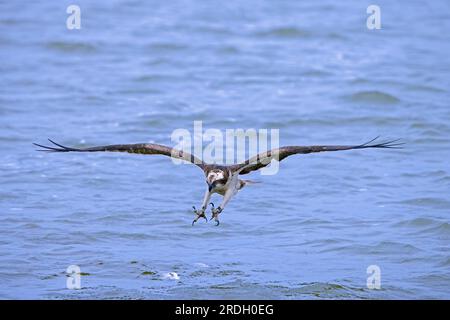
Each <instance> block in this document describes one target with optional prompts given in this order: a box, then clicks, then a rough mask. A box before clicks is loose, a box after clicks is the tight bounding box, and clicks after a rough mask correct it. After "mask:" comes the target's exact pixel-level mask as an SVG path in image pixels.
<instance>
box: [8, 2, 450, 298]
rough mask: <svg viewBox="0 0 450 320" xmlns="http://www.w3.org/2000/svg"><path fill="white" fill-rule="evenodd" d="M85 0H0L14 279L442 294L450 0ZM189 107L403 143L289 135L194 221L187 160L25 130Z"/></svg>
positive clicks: (123, 290)
mask: <svg viewBox="0 0 450 320" xmlns="http://www.w3.org/2000/svg"><path fill="white" fill-rule="evenodd" d="M73 3H74V2H72V1H41V2H38V1H34V2H29V1H8V2H5V1H2V2H1V3H0V74H1V76H0V145H1V153H0V298H3V299H5V298H16V299H27V298H38V299H48V298H49V299H63V298H69V299H72V298H73V299H79V298H88V299H137V298H155V299H172V298H183V299H184V298H185V299H211V298H218V299H221V298H231V299H233V298H261V299H269V298H274V299H316V298H328V299H340V298H345V299H360V298H362V299H380V298H387V299H400V298H413V299H416V298H433V299H444V298H446V299H449V298H450V250H449V241H450V200H449V190H450V167H449V164H448V159H449V158H450V142H449V135H450V124H449V123H450V121H449V120H450V109H449V101H450V89H449V88H450V55H449V54H448V53H449V52H450V41H449V40H450V38H449V33H450V10H449V9H450V4H449V2H448V1H446V0H440V1H432V2H426V1H378V2H377V4H378V5H379V6H380V8H381V19H382V20H381V21H382V29H381V30H368V29H367V27H366V18H367V16H368V15H367V13H366V8H367V6H368V5H370V4H372V2H371V1H341V2H339V1H320V2H318V1H271V2H260V1H253V0H250V1H226V2H223V1H217V2H215V1H214V2H213V1H209V2H201V3H200V2H198V1H188V0H185V1H170V3H165V2H161V1H144V0H135V1H132V2H128V1H79V0H77V1H76V3H75V4H77V5H79V6H80V8H81V29H80V30H68V29H67V28H66V19H67V17H68V14H67V13H66V8H67V6H68V5H70V4H73ZM195 120H201V121H203V124H204V129H208V128H218V129H221V130H225V129H228V128H230V129H233V128H256V129H258V128H277V129H280V140H281V142H280V143H281V144H282V145H310V144H358V143H362V142H365V141H367V140H369V139H371V138H373V137H375V136H377V135H381V136H382V137H384V138H402V139H403V140H404V141H405V142H406V146H405V148H404V149H402V150H356V151H345V152H335V153H320V154H312V155H302V156H296V157H290V158H289V159H286V160H284V161H283V162H282V163H281V168H280V171H279V173H278V174H277V175H275V176H261V175H259V174H258V173H256V174H252V175H251V178H252V179H255V180H259V181H261V182H262V183H261V184H257V185H254V186H249V187H246V188H245V189H244V190H242V191H241V192H240V193H239V194H238V195H237V196H236V198H234V199H233V200H232V201H231V202H230V204H229V205H228V206H227V207H226V209H225V210H224V212H223V213H222V214H221V225H220V226H219V227H215V226H214V225H213V223H207V224H205V223H204V222H203V221H201V222H199V223H198V224H197V225H195V226H194V227H191V221H192V219H193V214H192V211H191V206H192V205H196V206H199V205H200V203H201V200H202V197H203V192H204V189H205V184H204V177H203V175H202V172H201V171H200V170H198V168H196V167H195V166H175V165H173V164H172V162H171V161H170V160H169V159H167V158H164V157H158V156H143V155H129V154H117V153H110V154H105V153H92V154H76V153H70V154H44V153H39V152H36V151H35V148H34V147H33V146H32V144H31V143H32V142H38V143H45V141H46V138H47V137H49V138H53V139H55V140H56V141H58V142H60V143H64V144H67V145H73V146H77V147H82V146H94V145H102V144H113V143H135V142H155V143H161V144H167V145H173V143H172V142H171V139H170V135H171V133H172V131H173V130H175V129H177V128H185V129H188V130H192V128H193V122H194V121H195ZM213 200H214V202H216V203H218V201H219V198H214V199H213ZM208 215H209V213H208ZM69 265H78V266H79V267H80V268H81V271H82V276H81V289H79V290H69V289H67V288H66V280H67V276H66V269H67V267H68V266H69ZM369 265H377V266H379V268H380V270H381V289H379V290H370V289H368V288H367V286H366V280H367V277H368V275H367V274H366V269H367V267H368V266H369ZM169 272H174V273H176V274H177V275H178V278H179V279H174V278H171V277H168V276H167V274H168V273H169Z"/></svg>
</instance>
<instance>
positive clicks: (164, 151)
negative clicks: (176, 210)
mask: <svg viewBox="0 0 450 320" xmlns="http://www.w3.org/2000/svg"><path fill="white" fill-rule="evenodd" d="M48 141H50V142H51V143H52V144H53V146H51V147H50V146H44V145H41V144H37V143H33V144H34V145H35V146H38V147H40V148H42V149H40V150H38V151H47V152H102V151H106V152H128V153H138V154H160V155H164V156H168V157H172V158H174V159H180V160H184V161H188V162H192V163H193V164H195V165H196V166H198V167H200V168H201V169H204V167H205V166H206V164H205V163H204V162H203V161H202V160H200V159H199V158H197V157H195V156H193V155H192V154H190V153H187V152H184V151H181V150H177V149H174V148H171V147H167V146H163V145H160V144H154V143H136V144H113V145H108V146H98V147H91V148H71V147H66V146H63V145H60V144H58V143H56V142H54V141H52V140H50V139H48Z"/></svg>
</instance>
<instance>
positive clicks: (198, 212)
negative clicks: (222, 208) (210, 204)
mask: <svg viewBox="0 0 450 320" xmlns="http://www.w3.org/2000/svg"><path fill="white" fill-rule="evenodd" d="M192 208H193V209H194V213H195V214H196V215H197V217H196V218H195V219H194V220H193V221H192V225H194V223H196V222H197V221H198V219H200V218H203V219H205V220H206V222H208V218H207V217H206V214H205V211H204V210H197V209H195V206H192Z"/></svg>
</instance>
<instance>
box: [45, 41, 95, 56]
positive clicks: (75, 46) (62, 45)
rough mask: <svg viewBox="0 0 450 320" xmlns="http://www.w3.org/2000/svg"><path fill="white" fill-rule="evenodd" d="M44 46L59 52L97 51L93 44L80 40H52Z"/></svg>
mask: <svg viewBox="0 0 450 320" xmlns="http://www.w3.org/2000/svg"><path fill="white" fill-rule="evenodd" d="M45 47H46V48H48V49H52V50H56V51H60V52H78V53H92V52H95V51H97V48H96V47H95V46H94V45H92V44H89V43H82V42H64V41H52V42H48V43H46V44H45Z"/></svg>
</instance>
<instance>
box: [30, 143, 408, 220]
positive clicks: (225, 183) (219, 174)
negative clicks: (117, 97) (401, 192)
mask: <svg viewBox="0 0 450 320" xmlns="http://www.w3.org/2000/svg"><path fill="white" fill-rule="evenodd" d="M377 138H378V137H376V138H375V139H372V140H370V141H369V142H366V143H364V144H360V145H322V146H320V145H319V146H286V147H281V148H277V149H273V150H269V151H266V152H263V153H260V154H258V155H256V156H254V157H252V158H250V159H247V160H246V161H244V162H243V163H239V164H234V165H218V164H207V163H205V162H203V161H202V160H200V159H199V158H197V157H195V156H194V155H192V154H190V153H187V152H184V151H181V150H177V149H174V148H171V147H168V146H164V145H160V144H154V143H137V144H115V145H107V146H99V147H90V148H71V147H65V146H63V145H60V144H58V143H56V142H54V141H52V140H50V139H48V140H49V141H50V142H51V143H52V144H53V145H54V146H51V147H50V146H44V145H40V144H37V143H34V145H36V146H38V147H40V148H43V149H40V150H38V151H48V152H101V151H109V152H128V153H138V154H158V155H164V156H168V157H172V158H174V159H180V160H184V161H188V162H191V163H193V164H195V165H196V166H198V167H199V168H200V169H202V170H203V172H204V174H205V177H206V184H207V188H206V192H205V196H204V198H203V203H202V205H201V207H200V209H199V210H197V209H196V208H195V206H193V209H194V214H195V219H194V220H193V221H192V225H194V223H195V222H197V221H198V220H199V219H200V218H204V219H205V220H206V221H208V218H207V217H206V215H205V210H206V209H207V205H208V202H209V201H210V199H211V195H212V194H214V193H218V194H220V195H222V196H223V200H222V203H221V204H220V205H219V206H218V207H214V204H213V203H210V205H211V213H212V216H211V220H212V219H214V221H215V222H216V226H218V225H219V214H220V213H221V212H222V211H223V209H224V208H225V206H226V205H227V203H228V202H229V201H230V199H231V198H232V197H233V196H234V195H235V194H236V193H237V192H238V191H239V190H241V189H242V188H243V187H245V186H246V185H248V184H250V183H252V181H250V180H241V179H239V176H241V175H245V174H248V173H250V172H252V171H255V170H258V169H261V168H263V167H265V166H268V165H269V164H270V163H271V161H272V160H277V161H281V160H283V159H285V158H287V157H289V156H291V155H294V154H306V153H313V152H324V151H341V150H353V149H368V148H399V147H400V146H401V145H402V144H403V143H401V142H398V141H399V139H397V140H392V141H387V142H381V143H373V142H374V141H375V140H376V139H377Z"/></svg>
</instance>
